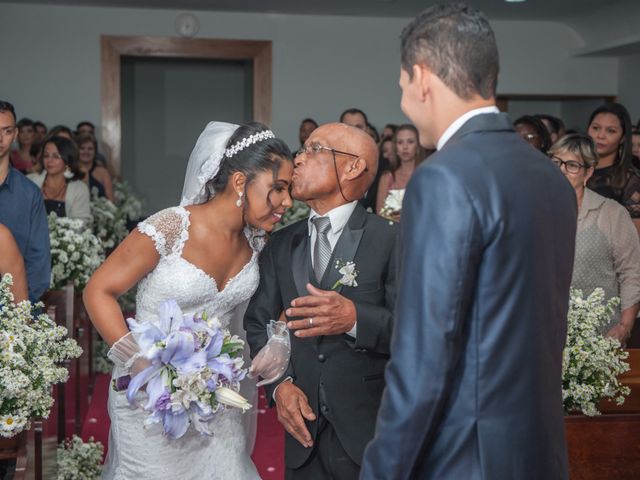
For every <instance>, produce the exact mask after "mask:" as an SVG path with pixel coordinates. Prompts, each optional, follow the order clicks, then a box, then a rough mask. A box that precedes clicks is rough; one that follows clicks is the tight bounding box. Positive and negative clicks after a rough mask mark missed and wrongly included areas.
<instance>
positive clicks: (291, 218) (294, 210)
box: [277, 200, 310, 230]
mask: <svg viewBox="0 0 640 480" xmlns="http://www.w3.org/2000/svg"><path fill="white" fill-rule="evenodd" d="M309 211H310V209H309V207H308V206H307V204H306V203H304V202H300V201H298V200H294V201H293V206H292V207H291V208H289V209H288V210H287V211H286V212H285V213H284V215H283V216H282V220H280V224H279V225H278V226H277V230H279V229H281V228H284V227H286V226H287V225H291V224H292V223H295V222H297V221H299V220H302V219H304V218H307V217H308V216H309Z"/></svg>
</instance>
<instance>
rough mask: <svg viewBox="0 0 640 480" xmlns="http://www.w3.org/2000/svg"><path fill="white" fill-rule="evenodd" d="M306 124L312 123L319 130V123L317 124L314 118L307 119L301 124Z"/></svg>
mask: <svg viewBox="0 0 640 480" xmlns="http://www.w3.org/2000/svg"><path fill="white" fill-rule="evenodd" d="M305 123H312V124H313V126H314V127H316V128H318V122H316V121H315V120H314V119H313V118H305V119H304V120H302V121H301V122H300V125H304V124H305Z"/></svg>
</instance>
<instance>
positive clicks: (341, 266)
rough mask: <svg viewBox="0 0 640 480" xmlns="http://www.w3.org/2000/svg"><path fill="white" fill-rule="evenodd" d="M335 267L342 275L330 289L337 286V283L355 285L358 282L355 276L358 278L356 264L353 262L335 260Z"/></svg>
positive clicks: (347, 285) (346, 285)
mask: <svg viewBox="0 0 640 480" xmlns="http://www.w3.org/2000/svg"><path fill="white" fill-rule="evenodd" d="M336 268H337V269H338V272H339V273H340V274H341V275H342V278H339V279H338V280H337V281H336V283H334V284H333V287H331V289H332V290H335V289H336V288H338V285H344V286H345V287H357V286H358V282H357V281H356V278H358V271H357V270H356V264H355V263H354V262H342V261H341V260H336Z"/></svg>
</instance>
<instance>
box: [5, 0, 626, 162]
mask: <svg viewBox="0 0 640 480" xmlns="http://www.w3.org/2000/svg"><path fill="white" fill-rule="evenodd" d="M178 13H179V12H178V11H168V10H140V9H122V8H91V7H73V6H41V5H20V4H18V3H13V4H0V18H1V19H2V28H1V29H0V44H2V45H3V50H2V54H0V55H1V58H2V65H3V68H2V70H3V73H2V75H1V76H0V98H6V99H8V100H9V101H12V102H13V103H14V104H15V106H16V108H17V109H18V115H19V116H21V115H29V116H32V117H35V118H38V119H42V120H43V121H45V123H48V124H50V125H51V124H53V123H59V122H62V123H67V124H70V125H75V123H76V122H77V121H78V120H81V119H90V120H94V121H95V122H96V123H99V122H100V47H99V45H100V43H99V41H100V34H108V35H153V36H172V35H174V20H175V16H176V15H177V14H178ZM196 14H197V16H198V18H199V19H200V24H201V27H200V32H199V34H198V36H199V37H209V38H231V39H236V38H246V39H260V40H272V41H273V116H272V117H273V125H272V126H273V128H274V130H275V131H276V133H277V134H279V135H281V136H283V137H284V138H285V140H287V142H289V144H291V145H296V144H297V128H298V124H299V122H300V120H301V119H302V118H303V117H307V116H311V117H314V118H315V119H316V120H318V121H319V122H328V121H332V120H335V119H337V117H338V115H339V114H340V112H341V111H342V110H343V109H344V108H347V107H352V106H355V107H359V108H362V109H363V110H365V111H366V112H367V113H368V114H369V116H370V117H371V121H372V123H374V124H375V125H378V126H382V125H383V124H384V123H386V122H401V121H404V116H403V115H402V112H401V111H400V108H399V100H400V91H399V88H398V85H397V79H398V71H399V40H398V37H399V35H400V32H401V30H402V27H403V26H404V25H405V24H406V23H407V22H408V21H409V19H397V18H356V17H326V16H300V15H297V16H296V15H275V14H239V13H219V12H196ZM492 24H493V26H494V29H495V31H496V36H497V39H498V44H499V49H500V55H501V65H502V71H501V75H500V81H499V84H498V89H499V92H500V93H509V94H514V93H521V94H526V93H529V94H615V93H616V92H617V87H618V85H617V74H618V63H617V60H616V59H609V58H571V56H570V53H571V52H572V51H573V50H575V49H576V48H578V47H580V46H581V45H582V40H581V38H580V37H579V36H578V35H577V34H576V33H575V32H574V31H573V30H571V29H570V28H568V27H566V26H564V25H562V24H559V23H552V22H515V21H494V22H492ZM185 154H188V152H185Z"/></svg>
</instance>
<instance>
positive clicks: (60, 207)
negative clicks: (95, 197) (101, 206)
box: [28, 137, 91, 222]
mask: <svg viewBox="0 0 640 480" xmlns="http://www.w3.org/2000/svg"><path fill="white" fill-rule="evenodd" d="M42 163H43V165H44V170H43V171H42V173H39V174H38V173H33V174H30V175H29V176H28V177H29V179H31V180H32V181H33V182H34V183H35V184H36V185H37V186H38V187H40V188H41V190H42V195H43V197H44V204H45V208H46V210H47V213H51V212H54V213H55V214H56V215H58V216H59V217H69V218H79V219H81V220H84V221H85V222H90V221H91V206H90V195H89V188H88V187H87V185H85V183H84V182H83V181H82V177H83V173H82V172H81V171H80V169H79V166H78V150H77V148H76V146H75V144H74V143H73V142H72V141H71V140H68V139H66V138H64V137H53V138H49V139H48V140H47V141H46V142H45V144H44V148H43V149H42Z"/></svg>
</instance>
